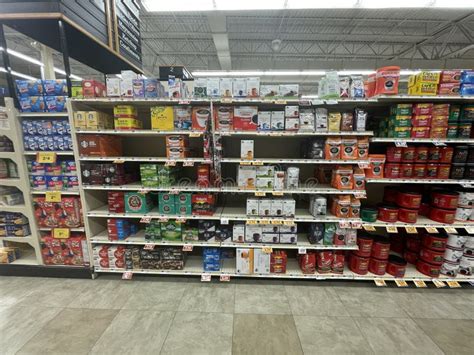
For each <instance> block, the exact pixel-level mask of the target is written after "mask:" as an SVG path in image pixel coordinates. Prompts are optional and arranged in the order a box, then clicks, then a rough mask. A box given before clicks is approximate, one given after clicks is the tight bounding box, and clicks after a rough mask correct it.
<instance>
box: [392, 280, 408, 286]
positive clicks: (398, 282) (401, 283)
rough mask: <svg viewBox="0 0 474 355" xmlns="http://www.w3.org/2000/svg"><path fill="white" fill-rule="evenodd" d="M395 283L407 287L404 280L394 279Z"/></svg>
mask: <svg viewBox="0 0 474 355" xmlns="http://www.w3.org/2000/svg"><path fill="white" fill-rule="evenodd" d="M395 284H396V285H397V286H398V287H408V284H407V282H406V281H405V280H395Z"/></svg>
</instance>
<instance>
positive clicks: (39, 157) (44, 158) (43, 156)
mask: <svg viewBox="0 0 474 355" xmlns="http://www.w3.org/2000/svg"><path fill="white" fill-rule="evenodd" d="M36 162H37V163H40V164H54V163H56V153H55V152H38V153H36Z"/></svg>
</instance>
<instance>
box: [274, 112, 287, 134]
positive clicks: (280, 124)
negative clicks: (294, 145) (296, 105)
mask: <svg viewBox="0 0 474 355" xmlns="http://www.w3.org/2000/svg"><path fill="white" fill-rule="evenodd" d="M284 129H285V112H283V111H272V118H271V130H272V131H283V130H284Z"/></svg>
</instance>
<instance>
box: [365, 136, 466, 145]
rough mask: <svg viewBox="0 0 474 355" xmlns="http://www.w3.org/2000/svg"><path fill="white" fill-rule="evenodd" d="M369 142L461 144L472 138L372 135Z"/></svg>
mask: <svg viewBox="0 0 474 355" xmlns="http://www.w3.org/2000/svg"><path fill="white" fill-rule="evenodd" d="M370 142H371V143H382V142H385V143H395V142H407V143H463V144H474V139H472V138H383V137H373V138H370Z"/></svg>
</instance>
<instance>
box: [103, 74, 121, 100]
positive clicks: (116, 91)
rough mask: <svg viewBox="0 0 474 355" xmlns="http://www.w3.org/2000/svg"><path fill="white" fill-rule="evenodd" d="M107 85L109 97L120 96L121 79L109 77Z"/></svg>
mask: <svg viewBox="0 0 474 355" xmlns="http://www.w3.org/2000/svg"><path fill="white" fill-rule="evenodd" d="M106 85H107V97H119V96H120V78H109V77H107V79H106Z"/></svg>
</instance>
